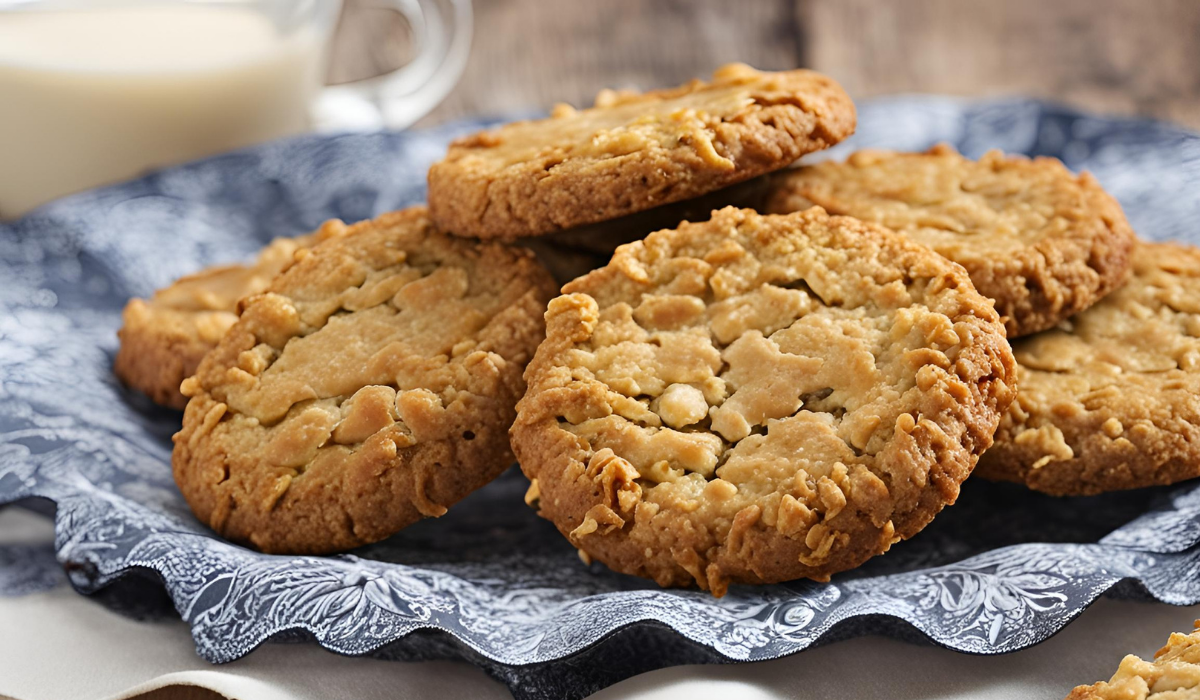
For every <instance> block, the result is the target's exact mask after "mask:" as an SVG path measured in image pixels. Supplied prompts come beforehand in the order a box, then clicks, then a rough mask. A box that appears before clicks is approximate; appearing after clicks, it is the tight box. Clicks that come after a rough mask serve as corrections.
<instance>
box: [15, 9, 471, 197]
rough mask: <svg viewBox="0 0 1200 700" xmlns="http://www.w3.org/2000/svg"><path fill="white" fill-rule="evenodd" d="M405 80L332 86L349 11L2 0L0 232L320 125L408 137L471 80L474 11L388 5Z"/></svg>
mask: <svg viewBox="0 0 1200 700" xmlns="http://www.w3.org/2000/svg"><path fill="white" fill-rule="evenodd" d="M384 4H387V5H392V6H394V7H395V8H396V9H397V10H398V11H400V12H401V13H403V14H404V15H405V17H406V18H407V20H408V22H409V25H410V27H411V28H412V31H411V35H412V37H413V41H414V43H415V46H414V47H413V48H414V50H413V51H412V52H411V53H412V55H414V56H415V57H414V58H413V59H412V61H410V62H409V63H408V64H407V65H405V66H404V67H402V68H400V69H399V70H397V71H395V72H392V73H389V74H386V75H383V76H380V77H378V78H371V79H369V80H363V81H359V82H356V83H349V84H345V85H337V86H331V87H325V86H323V76H324V73H325V57H326V49H327V46H328V44H329V40H330V39H331V37H332V34H333V29H334V26H335V25H336V23H337V18H338V15H339V12H340V10H341V0H0V220H3V219H11V218H14V217H16V216H19V215H20V214H22V213H24V212H26V211H28V210H29V209H32V208H33V207H35V206H37V205H39V204H42V203H43V202H46V201H48V200H50V199H53V198H55V197H58V196H61V195H64V194H68V193H70V192H76V191H78V190H82V189H86V188H89V187H94V186H97V185H102V184H106V183H110V182H116V181H118V180H123V179H126V178H130V177H134V176H136V175H139V174H141V173H144V172H146V171H147V170H150V169H154V168H158V167H162V166H164V165H170V164H172V163H179V162H182V161H186V160H190V159H194V158H198V157H201V156H205V155H209V154H213V153H217V152H220V151H227V150H230V149H234V148H239V147H242V146H246V145H249V144H252V143H257V142H260V141H264V140H267V139H272V138H276V137H280V136H287V135H290V134H296V133H300V132H303V131H306V130H309V129H312V128H318V129H322V130H331V131H345V130H368V129H379V128H403V127H406V126H408V125H409V124H411V123H412V122H414V121H416V120H417V119H419V118H420V117H421V116H423V115H425V114H426V113H428V112H429V110H431V109H432V108H433V107H434V106H436V105H437V103H438V102H440V101H441V100H442V99H443V98H444V97H445V96H446V94H447V93H448V92H449V91H450V89H451V88H452V87H453V86H454V84H455V83H456V82H457V81H458V78H459V76H460V75H461V74H462V69H463V66H464V65H465V63H466V57H467V53H468V51H469V47H470V42H471V6H470V0H387V2H385V3H384Z"/></svg>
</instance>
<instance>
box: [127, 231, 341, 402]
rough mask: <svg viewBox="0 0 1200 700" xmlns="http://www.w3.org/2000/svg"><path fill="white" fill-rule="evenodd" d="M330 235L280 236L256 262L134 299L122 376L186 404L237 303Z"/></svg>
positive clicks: (211, 271)
mask: <svg viewBox="0 0 1200 700" xmlns="http://www.w3.org/2000/svg"><path fill="white" fill-rule="evenodd" d="M327 235H328V231H326V230H325V229H322V230H321V231H318V232H317V233H313V234H310V235H307V236H299V237H297V238H276V239H275V240H273V241H271V243H270V244H269V245H268V246H267V247H265V248H263V250H262V252H260V253H259V254H258V258H257V259H256V260H255V261H254V262H253V263H252V264H250V265H224V266H220V267H210V268H208V269H205V270H201V271H200V272H197V273H196V274H194V275H188V276H187V277H183V278H181V279H179V280H177V281H176V282H175V283H173V284H171V285H170V286H168V287H164V288H163V289H160V290H158V291H156V292H155V293H154V296H152V297H151V298H150V299H149V300H145V299H136V298H135V299H130V300H129V303H128V304H126V305H125V310H124V311H123V312H122V314H121V330H119V331H117V337H118V338H119V339H120V341H121V346H120V349H118V350H117V357H116V360H115V361H114V362H113V372H115V373H116V375H117V377H119V378H120V379H121V381H123V382H125V383H126V384H128V385H129V386H131V387H133V388H134V389H137V390H139V391H141V392H143V393H145V394H147V395H148V396H149V397H150V399H151V400H152V401H154V402H155V403H157V404H161V405H163V406H169V407H171V408H178V409H182V408H183V407H184V406H185V405H186V404H187V398H185V397H184V395H183V394H181V393H179V384H180V383H181V382H182V381H183V380H184V379H187V378H188V377H190V376H192V374H193V373H195V371H196V367H198V366H199V365H200V360H201V359H203V358H204V355H205V354H206V353H208V351H209V350H212V349H213V348H214V347H216V345H217V341H218V340H220V339H221V336H222V335H224V334H225V331H226V330H228V328H229V327H230V326H232V325H233V324H234V322H235V321H237V302H238V300H239V299H241V298H242V297H245V296H249V295H251V294H257V293H259V292H261V291H262V290H264V289H266V288H267V285H268V284H270V282H271V280H273V279H274V278H275V276H276V275H278V274H279V273H280V272H282V271H283V270H284V269H285V268H286V267H287V266H288V265H290V264H291V263H292V260H293V258H294V256H295V253H296V251H297V250H299V249H301V248H305V247H308V246H310V245H314V244H315V243H316V242H317V241H318V240H320V239H322V238H324V237H325V236H327Z"/></svg>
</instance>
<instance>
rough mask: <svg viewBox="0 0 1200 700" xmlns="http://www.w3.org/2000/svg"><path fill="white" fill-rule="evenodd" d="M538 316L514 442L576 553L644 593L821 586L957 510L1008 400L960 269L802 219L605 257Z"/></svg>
mask: <svg viewBox="0 0 1200 700" xmlns="http://www.w3.org/2000/svg"><path fill="white" fill-rule="evenodd" d="M563 292H564V293H563V295H562V296H560V297H558V298H557V299H555V300H553V301H552V302H550V307H549V310H548V311H547V313H546V324H547V325H546V328H547V331H546V340H545V342H543V343H542V345H541V347H539V348H538V351H537V354H536V355H535V356H534V359H533V361H532V362H531V363H530V365H529V368H528V370H527V371H526V375H525V376H526V380H527V381H528V383H529V390H528V392H527V393H526V394H525V397H524V398H523V399H522V400H521V403H520V404H519V405H518V415H517V421H516V423H515V424H514V425H513V429H512V443H513V449H514V451H515V452H516V454H517V458H518V460H519V462H520V463H521V468H522V469H523V470H524V472H525V474H526V475H527V476H528V477H529V478H530V480H531V487H530V494H529V498H528V500H529V501H530V502H533V503H536V504H537V507H538V509H539V511H540V513H541V515H542V516H543V517H546V518H548V519H549V520H551V521H553V522H554V524H555V525H556V526H557V527H558V529H559V530H560V531H561V532H562V533H563V534H564V535H566V536H567V538H568V539H570V541H571V543H572V544H574V545H575V546H576V547H578V548H579V549H580V550H582V551H583V552H584V553H585V554H586V555H588V556H590V557H594V558H595V559H598V560H600V561H602V562H604V563H605V564H607V565H608V566H609V567H610V568H612V569H614V570H616V571H620V572H623V573H628V574H634V575H638V576H644V577H648V578H652V579H654V580H655V581H657V582H658V583H659V584H661V585H663V586H677V585H687V584H690V583H693V582H694V583H695V584H698V585H699V586H700V587H701V588H705V589H708V590H710V591H712V592H713V593H714V594H716V595H722V594H723V593H724V591H725V589H726V586H727V585H728V584H729V583H730V582H748V583H762V582H776V581H786V580H790V579H796V578H801V577H809V578H813V579H818V580H826V579H828V578H829V576H830V575H831V574H833V573H836V572H838V571H843V570H846V569H850V568H852V567H855V566H858V565H859V564H861V563H863V562H864V561H866V560H867V559H869V558H870V557H872V556H875V555H877V554H880V553H882V552H885V551H887V549H888V548H889V547H890V546H891V545H892V544H894V543H895V542H897V541H899V540H901V539H904V538H907V537H911V536H912V535H914V534H916V533H917V532H918V531H920V530H921V529H922V528H923V527H925V525H926V524H927V523H929V521H930V520H931V519H932V518H933V517H934V515H936V514H937V513H938V511H940V510H941V509H942V507H943V506H945V505H947V504H949V503H953V502H954V500H955V498H956V497H957V496H958V490H959V484H960V483H961V482H962V480H963V479H965V478H966V477H967V476H968V475H969V474H970V473H971V469H972V468H973V467H974V466H975V461H976V459H977V458H978V456H979V454H980V453H982V452H983V451H984V450H985V449H987V447H988V446H989V445H991V443H992V432H993V431H994V430H995V428H996V424H997V423H998V422H999V420H1000V415H1001V414H1002V413H1003V412H1004V410H1005V409H1006V408H1007V407H1008V404H1009V403H1010V402H1011V401H1012V398H1013V396H1014V394H1015V386H1014V376H1013V375H1014V371H1015V370H1014V364H1013V359H1012V354H1011V351H1010V350H1009V346H1008V343H1007V341H1006V340H1005V338H1004V327H1003V326H1002V325H1001V323H1000V319H999V316H998V315H997V314H996V312H995V309H994V308H993V306H992V303H991V301H990V300H988V299H986V298H985V297H983V296H982V295H981V294H979V293H978V292H976V291H975V289H974V288H973V287H972V286H971V281H970V280H969V279H968V278H967V275H966V273H965V272H964V271H963V270H962V268H961V267H959V266H957V265H954V264H953V263H951V262H950V261H948V260H946V259H945V258H943V257H941V256H940V255H937V254H936V253H933V252H932V251H930V250H929V249H928V248H925V247H923V246H919V245H916V244H914V243H911V242H909V241H907V240H905V239H904V237H902V236H899V235H897V234H895V233H892V232H891V231H888V230H886V229H884V228H882V227H880V226H877V225H874V224H867V223H864V222H861V221H858V220H857V219H852V218H849V217H838V216H829V215H827V214H826V213H825V212H824V211H822V210H820V209H819V208H813V209H811V210H808V211H805V212H797V213H795V214H791V215H788V216H760V215H758V214H756V213H755V212H753V211H751V210H739V209H734V208H727V209H723V210H721V211H718V212H714V213H713V216H712V219H711V220H709V221H707V222H704V223H684V224H682V225H680V226H679V227H678V228H677V229H675V230H664V231H658V232H656V233H653V234H651V235H650V236H649V237H647V238H646V239H645V240H644V241H639V242H636V243H632V244H629V245H625V246H622V247H621V248H619V249H618V250H617V252H616V254H615V255H614V256H613V259H612V262H610V263H609V264H608V266H606V267H604V268H602V269H600V270H596V271H594V272H592V273H590V274H588V275H586V276H584V277H581V278H579V279H577V280H575V281H574V282H571V283H570V284H568V285H566V287H564V289H563Z"/></svg>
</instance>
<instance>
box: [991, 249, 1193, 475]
mask: <svg viewBox="0 0 1200 700" xmlns="http://www.w3.org/2000/svg"><path fill="white" fill-rule="evenodd" d="M1013 352H1014V353H1015V355H1016V358H1017V364H1018V376H1019V378H1020V379H1019V382H1020V385H1021V394H1020V396H1019V397H1017V400H1016V402H1014V403H1013V405H1012V407H1011V408H1010V409H1009V410H1008V413H1007V414H1006V415H1005V416H1004V419H1003V420H1002V421H1001V423H1000V428H999V430H998V431H997V432H996V445H995V446H994V447H993V448H992V449H991V450H989V451H988V453H987V454H986V455H984V458H983V460H982V461H981V462H980V464H979V471H978V473H979V475H980V476H983V477H985V478H990V479H999V480H1005V481H1016V482H1019V483H1023V484H1025V485H1026V486H1028V487H1029V488H1032V489H1035V490H1037V491H1044V492H1046V493H1050V494H1055V495H1081V494H1095V493H1101V492H1104V491H1115V490H1120V489H1130V488H1138V487H1142V486H1152V485H1156V484H1170V483H1174V482H1177V481H1181V480H1183V479H1190V478H1193V477H1197V476H1200V249H1196V248H1193V247H1189V246H1183V245H1176V244H1170V243H1147V242H1139V243H1138V244H1137V246H1136V247H1135V248H1134V252H1133V275H1132V277H1131V278H1130V279H1129V281H1128V282H1127V283H1125V285H1124V286H1122V287H1121V288H1120V289H1118V290H1116V291H1115V292H1113V293H1112V294H1110V295H1108V296H1107V297H1105V298H1104V299H1102V300H1101V301H1100V302H1099V303H1097V304H1096V305H1095V306H1093V307H1091V308H1090V309H1088V310H1087V311H1084V312H1083V313H1081V314H1079V315H1077V316H1075V317H1074V318H1072V319H1071V320H1070V321H1068V322H1066V323H1064V324H1062V326H1061V327H1059V328H1056V329H1054V330H1049V331H1046V332H1044V333H1039V334H1038V335H1035V336H1031V337H1029V338H1023V339H1021V340H1020V341H1018V342H1016V343H1013Z"/></svg>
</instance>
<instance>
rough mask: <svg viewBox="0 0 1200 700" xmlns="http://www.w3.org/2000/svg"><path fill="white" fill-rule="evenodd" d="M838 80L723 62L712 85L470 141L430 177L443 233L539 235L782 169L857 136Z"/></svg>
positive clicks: (606, 98)
mask: <svg viewBox="0 0 1200 700" xmlns="http://www.w3.org/2000/svg"><path fill="white" fill-rule="evenodd" d="M854 125H855V112H854V104H853V103H852V102H851V101H850V98H849V97H848V96H847V95H846V93H845V91H843V90H842V88H841V87H840V86H839V85H838V84H837V83H835V82H834V81H833V80H832V79H830V78H827V77H825V76H823V75H820V74H819V73H814V72H812V71H806V70H794V71H786V72H781V73H766V72H759V71H756V70H754V69H753V68H750V67H749V66H745V65H740V64H734V65H728V66H725V67H723V68H721V69H719V70H718V71H716V73H714V74H713V80H712V82H710V83H704V82H701V81H698V80H696V81H692V82H691V83H689V84H687V85H684V86H682V87H678V88H674V89H670V90H658V91H654V92H647V93H644V94H638V93H630V92H613V91H611V90H606V91H604V92H601V93H600V94H599V95H598V96H597V98H596V104H595V106H594V107H592V108H591V109H585V110H582V111H576V110H574V109H572V108H570V107H568V106H566V105H559V106H558V107H556V108H555V109H554V112H553V116H551V117H550V118H549V119H543V120H539V121H527V122H516V123H513V124H508V125H506V126H503V127H501V128H499V129H496V130H493V131H487V132H483V133H479V134H475V135H472V136H468V137H465V138H462V139H459V140H458V141H455V142H454V143H453V144H451V146H450V150H449V152H448V153H447V155H446V158H445V159H444V160H442V161H441V162H439V163H436V164H435V165H434V166H433V167H432V168H430V170H429V208H430V212H431V215H432V216H433V218H434V221H436V222H437V224H438V225H439V226H441V227H442V228H443V229H445V230H446V231H450V232H453V233H456V234H460V235H464V236H475V237H479V238H494V237H504V238H516V237H521V236H537V235H541V234H545V233H549V232H552V231H559V230H563V229H567V228H571V227H574V226H579V225H582V224H589V223H595V222H598V221H606V220H608V219H614V218H617V217H620V216H624V215H626V214H631V213H634V212H638V211H643V210H646V209H650V208H652V207H656V206H659V205H661V204H666V203H669V202H677V201H680V200H684V199H689V198H691V197H696V196H699V195H702V194H705V193H707V192H711V191H713V190H717V189H720V188H722V187H725V186H728V185H732V184H734V183H737V182H742V181H744V180H748V179H750V178H752V177H754V176H756V175H761V174H763V173H766V172H769V171H772V170H777V169H779V168H782V167H784V166H787V165H788V164H790V163H792V162H793V161H795V160H796V159H797V158H799V157H800V156H802V155H804V154H805V153H809V152H811V151H817V150H820V149H822V148H828V147H829V146H831V145H833V144H835V143H837V142H839V141H841V140H842V139H844V138H846V137H847V136H849V135H850V134H851V133H853V132H854Z"/></svg>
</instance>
